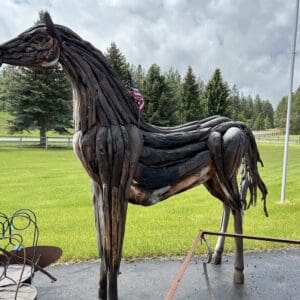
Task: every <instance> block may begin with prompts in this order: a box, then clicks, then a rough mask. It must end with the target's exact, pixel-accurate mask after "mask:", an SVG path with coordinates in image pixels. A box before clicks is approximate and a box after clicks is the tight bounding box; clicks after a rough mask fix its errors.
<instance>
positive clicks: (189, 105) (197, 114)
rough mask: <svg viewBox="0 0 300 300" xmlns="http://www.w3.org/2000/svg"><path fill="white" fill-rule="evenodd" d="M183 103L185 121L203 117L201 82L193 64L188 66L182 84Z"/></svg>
mask: <svg viewBox="0 0 300 300" xmlns="http://www.w3.org/2000/svg"><path fill="white" fill-rule="evenodd" d="M182 104H183V113H184V116H185V118H184V121H185V122H190V121H194V120H198V119H201V118H202V116H203V112H202V110H201V104H200V89H199V83H198V82H197V80H196V77H195V75H194V73H193V69H192V67H191V66H189V67H188V70H187V73H186V76H185V77H184V81H183V84H182Z"/></svg>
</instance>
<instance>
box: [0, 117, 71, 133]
mask: <svg viewBox="0 0 300 300" xmlns="http://www.w3.org/2000/svg"><path fill="white" fill-rule="evenodd" d="M11 119H13V117H12V116H11V115H10V114H9V113H8V112H5V111H0V136H22V137H38V136H39V131H38V130H32V131H27V130H24V131H23V132H15V133H11V132H10V131H9V126H10V124H9V120H11ZM68 131H69V133H66V134H59V133H57V132H55V131H47V137H60V136H61V137H64V136H67V137H69V136H71V135H72V134H73V133H74V129H73V128H70V129H68Z"/></svg>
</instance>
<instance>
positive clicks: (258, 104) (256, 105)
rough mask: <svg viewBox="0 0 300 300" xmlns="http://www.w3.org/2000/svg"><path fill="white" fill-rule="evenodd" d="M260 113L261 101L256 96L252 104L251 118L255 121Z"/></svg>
mask: <svg viewBox="0 0 300 300" xmlns="http://www.w3.org/2000/svg"><path fill="white" fill-rule="evenodd" d="M262 112H263V110H262V100H261V99H260V97H259V95H256V97H255V99H254V102H253V118H254V119H255V120H256V118H257V116H258V115H259V114H260V113H262Z"/></svg>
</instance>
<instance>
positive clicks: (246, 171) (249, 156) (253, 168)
mask: <svg viewBox="0 0 300 300" xmlns="http://www.w3.org/2000/svg"><path fill="white" fill-rule="evenodd" d="M243 131H244V132H245V134H246V136H247V139H246V141H247V142H246V151H245V154H244V157H243V159H242V171H241V185H240V196H241V201H242V203H243V204H244V209H248V208H249V207H250V206H251V205H253V206H255V205H256V200H257V188H258V189H259V190H260V192H261V194H262V201H263V207H264V213H265V215H266V217H268V216H269V215H268V211H267V205H266V199H267V194H268V190H267V187H266V185H265V184H264V182H263V180H262V179H261V177H260V175H259V172H258V168H257V164H258V162H259V163H260V164H261V166H262V167H263V162H262V160H261V157H260V154H259V151H258V149H257V144H256V141H255V138H254V135H253V133H252V131H251V130H250V129H249V128H248V127H246V126H245V125H244V126H243ZM248 190H249V192H250V199H249V202H248V203H247V200H246V196H247V191H248Z"/></svg>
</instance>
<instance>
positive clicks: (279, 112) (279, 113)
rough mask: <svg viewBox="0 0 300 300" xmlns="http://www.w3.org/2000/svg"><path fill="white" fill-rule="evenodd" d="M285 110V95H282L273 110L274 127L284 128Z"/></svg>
mask: <svg viewBox="0 0 300 300" xmlns="http://www.w3.org/2000/svg"><path fill="white" fill-rule="evenodd" d="M286 110H287V97H283V98H282V99H281V101H280V102H279V103H278V105H277V108H276V111H275V117H274V122H275V126H276V127H278V128H282V129H283V128H285V123H286Z"/></svg>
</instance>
